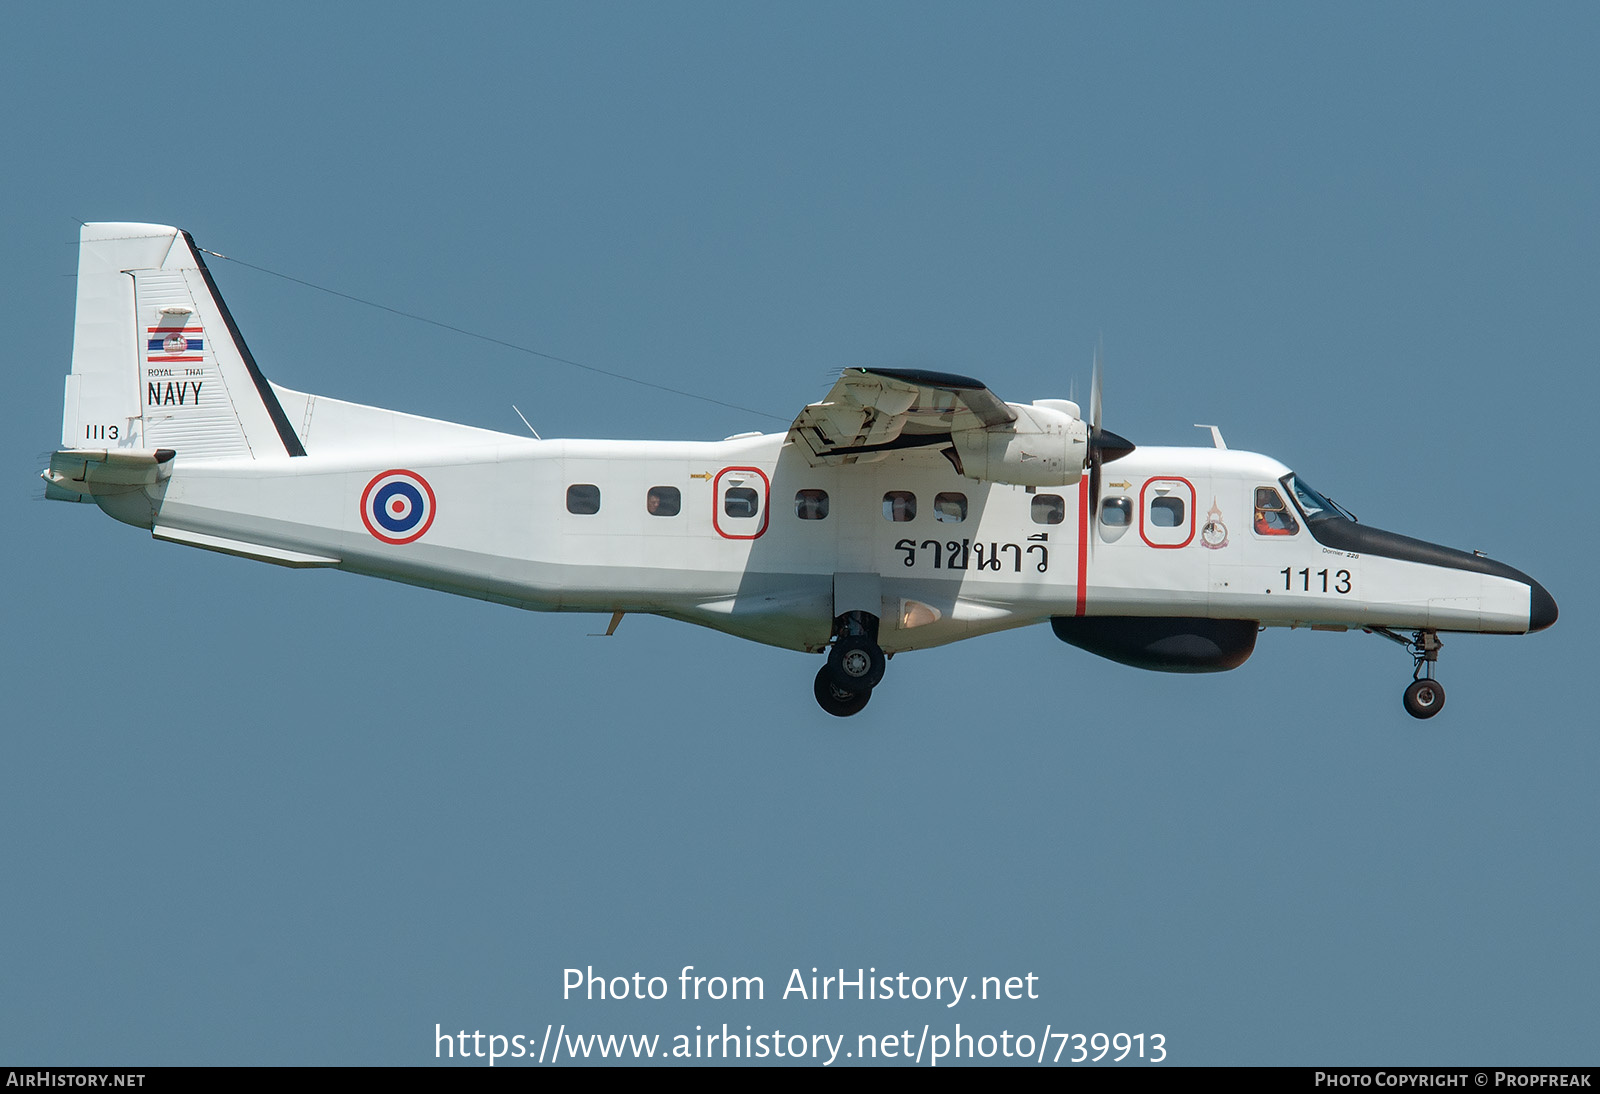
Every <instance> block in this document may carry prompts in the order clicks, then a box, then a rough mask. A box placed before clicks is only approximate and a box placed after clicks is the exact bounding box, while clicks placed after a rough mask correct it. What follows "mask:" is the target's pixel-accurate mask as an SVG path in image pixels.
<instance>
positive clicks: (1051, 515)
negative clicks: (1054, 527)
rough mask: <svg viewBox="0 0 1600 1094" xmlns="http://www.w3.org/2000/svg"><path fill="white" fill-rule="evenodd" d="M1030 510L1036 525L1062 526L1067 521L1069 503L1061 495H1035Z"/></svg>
mask: <svg viewBox="0 0 1600 1094" xmlns="http://www.w3.org/2000/svg"><path fill="white" fill-rule="evenodd" d="M1030 508H1031V510H1032V513H1033V523H1035V524H1060V523H1061V522H1062V521H1064V520H1066V519H1067V503H1066V502H1065V501H1063V500H1062V499H1061V495H1060V494H1035V495H1034V496H1033V505H1032V506H1031V507H1030Z"/></svg>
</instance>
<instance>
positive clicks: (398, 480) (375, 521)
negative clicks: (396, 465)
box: [361, 469, 436, 545]
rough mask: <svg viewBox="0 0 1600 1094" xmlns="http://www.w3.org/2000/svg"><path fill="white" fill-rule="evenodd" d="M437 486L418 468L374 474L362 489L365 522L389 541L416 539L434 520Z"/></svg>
mask: <svg viewBox="0 0 1600 1094" xmlns="http://www.w3.org/2000/svg"><path fill="white" fill-rule="evenodd" d="M435 508H436V507H435V504H434V500H433V487H431V486H429V485H428V480H427V479H425V478H423V477H422V476H421V475H419V474H417V473H416V472H415V471H402V470H399V469H395V470H392V471H385V472H383V474H381V475H377V476H374V477H373V480H372V481H371V482H369V483H367V488H366V489H365V490H363V491H362V492H361V523H363V524H365V525H366V526H367V531H369V532H371V533H372V534H373V535H374V536H376V537H377V538H379V539H381V540H383V542H385V543H393V544H395V545H399V544H402V543H413V542H415V541H416V540H419V539H421V538H422V534H423V533H424V532H426V531H427V530H428V527H429V526H430V525H431V524H433V514H434V511H435Z"/></svg>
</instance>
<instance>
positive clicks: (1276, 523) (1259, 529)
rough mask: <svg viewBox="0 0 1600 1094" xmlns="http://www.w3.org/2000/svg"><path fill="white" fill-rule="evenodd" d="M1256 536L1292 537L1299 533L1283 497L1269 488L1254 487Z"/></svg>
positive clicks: (1298, 525)
mask: <svg viewBox="0 0 1600 1094" xmlns="http://www.w3.org/2000/svg"><path fill="white" fill-rule="evenodd" d="M1255 527H1256V535H1258V536H1292V535H1294V534H1295V533H1296V532H1298V531H1300V522H1299V521H1297V520H1295V519H1294V515H1293V514H1292V513H1290V512H1289V507H1288V505H1286V504H1285V503H1284V500H1283V495H1282V494H1280V493H1278V491H1277V490H1275V489H1274V488H1272V487H1270V486H1258V487H1256V526H1255Z"/></svg>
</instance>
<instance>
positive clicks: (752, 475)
mask: <svg viewBox="0 0 1600 1094" xmlns="http://www.w3.org/2000/svg"><path fill="white" fill-rule="evenodd" d="M288 394H289V393H285V395H288ZM458 428H459V427H458ZM462 433H463V434H464V435H470V440H468V438H467V437H466V436H464V437H463V441H464V443H460V444H450V445H443V446H427V445H424V446H421V447H413V446H396V447H395V448H394V450H392V451H382V450H381V449H371V448H364V449H363V450H355V451H349V452H337V451H335V452H332V453H328V454H319V452H318V446H317V444H316V443H315V438H314V437H313V438H312V441H311V443H310V444H309V446H308V447H309V450H310V454H309V455H307V456H305V457H298V458H289V457H279V458H272V459H242V460H237V461H230V460H213V461H204V462H195V463H192V464H188V465H186V464H185V461H184V460H183V459H182V457H181V455H180V456H179V458H178V459H177V460H176V461H175V462H174V464H173V467H172V473H171V475H170V477H169V478H167V479H166V480H165V482H164V484H162V485H161V486H158V487H154V488H151V490H150V491H149V492H148V493H149V495H150V498H151V504H150V505H148V506H142V505H141V504H140V503H137V502H130V500H129V499H128V498H127V497H126V496H122V497H118V498H108V499H102V505H104V506H105V507H106V508H107V509H108V511H111V512H112V513H113V515H117V516H119V518H121V519H126V520H129V521H130V522H131V523H137V524H141V525H147V526H148V525H151V524H153V526H154V530H155V534H156V535H157V536H158V537H161V538H168V539H176V540H178V541H180V542H188V543H191V544H195V545H199V546H212V547H217V546H220V547H221V548H222V549H233V548H232V547H230V545H233V546H234V547H236V546H237V545H241V544H242V545H250V546H253V547H255V548H258V549H257V550H237V549H236V550H235V553H240V554H246V555H249V556H251V557H257V558H265V559H267V560H269V561H289V562H290V563H291V564H300V565H309V564H319V563H320V564H324V565H337V566H338V567H339V568H340V569H344V570H348V571H350V572H353V573H362V574H368V575H371V576H375V577H382V578H387V579H390V580H398V581H403V582H407V583H410V584H415V585H421V586H426V587H429V588H434V589H440V590H443V591H446V592H452V593H458V594H461V595H466V596H473V597H478V598H481V599H485V600H492V601H496V602H500V603H505V604H511V605H514V606H517V607H521V608H527V609H532V610H536V611H584V612H617V611H623V612H649V613H655V614H659V615H663V616H669V617H672V618H677V619H683V620H686V621H689V622H693V623H698V624H701V625H704V626H709V627H714V628H716V629H719V630H723V631H727V632H730V633H733V634H737V635H740V636H742V637H746V638H751V639H755V640H757V641H761V642H766V643H769V644H772V645H776V646H783V647H787V648H792V649H804V650H821V649H823V648H824V647H825V646H826V645H827V644H828V642H829V640H830V638H831V637H832V634H833V621H834V618H835V616H836V614H838V612H837V607H838V602H837V600H836V592H837V590H838V588H839V581H840V579H841V577H843V578H844V579H846V580H848V581H853V582H855V587H857V588H866V589H868V590H870V591H871V592H873V593H876V595H877V597H878V599H880V600H881V605H882V607H881V610H880V613H879V614H880V617H881V619H882V621H883V622H882V629H881V631H880V634H879V641H880V642H881V644H882V646H883V648H884V649H885V650H886V651H888V652H900V651H905V650H911V649H917V648H925V647H929V646H936V645H940V644H943V643H946V642H951V641H954V640H956V639H959V638H964V637H968V636H972V635H975V634H981V633H985V632H989V631H996V630H1001V629H1005V628H1009V627H1016V626H1023V625H1027V624H1031V623H1037V622H1042V621H1044V620H1047V619H1049V618H1050V617H1052V616H1073V615H1089V616H1166V617H1200V618H1207V617H1209V618H1213V619H1247V620H1255V621H1259V622H1260V623H1262V624H1264V625H1267V626H1319V627H1330V628H1336V629H1337V628H1345V627H1363V626H1385V627H1392V628H1407V629H1409V628H1428V629H1434V630H1451V631H1485V632H1503V633H1523V632H1525V631H1527V630H1528V629H1529V595H1530V594H1529V586H1528V585H1526V584H1523V583H1522V582H1519V581H1515V580H1511V579H1508V578H1505V577H1500V576H1494V575H1491V574H1483V573H1474V572H1469V571H1466V570H1461V569H1455V568H1450V567H1446V566H1436V565H1428V564H1425V563H1421V562H1414V561H1404V560H1399V559H1393V558H1385V557H1377V556H1371V555H1369V556H1367V557H1362V556H1361V555H1359V554H1356V553H1352V552H1349V551H1341V550H1335V549H1332V548H1329V547H1326V546H1324V545H1322V544H1321V543H1319V542H1318V541H1317V540H1316V539H1314V538H1313V537H1312V535H1311V534H1310V532H1309V529H1308V528H1307V527H1306V526H1305V522H1304V521H1303V520H1301V521H1300V522H1299V523H1300V528H1299V530H1298V532H1297V533H1295V534H1291V535H1283V534H1277V535H1263V534H1259V533H1258V531H1257V528H1256V524H1255V517H1256V516H1257V514H1256V512H1255V505H1254V502H1255V500H1256V495H1255V491H1256V490H1257V489H1258V488H1263V487H1269V488H1273V489H1275V490H1277V491H1278V492H1279V493H1280V494H1281V493H1283V487H1282V486H1281V485H1280V484H1279V479H1280V478H1281V477H1282V476H1284V475H1286V474H1288V473H1289V469H1288V468H1286V467H1284V466H1283V465H1282V464H1280V463H1278V462H1277V461H1275V460H1272V459H1270V458H1268V457H1265V456H1260V455H1256V454H1253V453H1248V452H1237V451H1229V450H1221V449H1214V448H1150V447H1141V448H1139V449H1138V450H1137V451H1135V452H1133V453H1132V454H1130V455H1128V456H1126V457H1124V458H1122V459H1120V460H1117V461H1115V462H1113V463H1108V464H1106V465H1105V467H1104V470H1103V483H1102V487H1101V497H1102V503H1103V504H1102V509H1101V513H1102V514H1105V513H1106V512H1107V509H1108V508H1109V509H1111V510H1118V509H1119V507H1120V510H1121V512H1122V513H1125V514H1126V515H1127V522H1126V523H1125V524H1121V525H1118V524H1112V523H1108V522H1107V521H1106V520H1104V519H1091V518H1089V515H1088V514H1087V512H1086V509H1087V491H1088V489H1089V478H1088V476H1087V475H1086V476H1084V478H1083V479H1082V480H1081V481H1080V482H1079V483H1078V484H1076V485H1074V486H1069V487H1065V488H1061V489H1059V490H1051V489H1045V488H1040V489H1038V490H1037V491H1031V490H1029V489H1027V488H1023V487H1016V486H1007V485H999V484H994V483H986V482H978V481H974V480H972V479H967V478H964V477H963V476H961V475H959V474H957V473H956V471H955V469H954V468H953V467H952V466H950V465H949V464H947V463H946V462H945V461H944V460H941V459H937V458H933V459H930V458H929V455H928V454H927V453H910V454H898V453H890V454H888V455H886V456H885V457H884V458H883V459H881V461H880V462H877V463H875V464H871V465H870V466H860V465H857V466H850V467H843V468H829V467H819V468H813V467H809V466H808V465H807V463H806V462H805V461H804V460H803V459H801V458H799V456H798V455H797V454H795V453H794V452H793V451H792V446H789V447H786V446H785V439H784V435H782V434H774V435H764V436H753V437H745V438H739V439H733V440H728V441H722V442H706V443H697V442H645V441H539V440H532V439H524V438H519V437H515V436H511V435H507V434H495V433H489V432H487V431H479V430H465V429H463V430H462ZM397 469H399V470H404V471H407V472H410V473H411V474H413V475H415V476H419V477H420V478H421V479H422V480H425V482H426V483H427V484H428V485H429V486H431V490H432V505H433V511H432V512H431V514H430V516H429V523H428V525H427V528H426V532H425V534H423V535H421V536H420V537H419V538H417V539H415V540H413V541H411V542H407V543H403V544H394V543H391V542H387V541H385V540H384V539H382V538H380V537H379V536H378V535H377V534H375V533H374V532H372V531H369V526H370V524H371V522H370V520H364V518H363V494H364V491H366V490H367V488H368V485H369V483H372V482H373V481H374V479H375V477H376V476H380V475H381V474H383V473H385V472H388V471H391V470H397ZM573 487H579V488H581V490H580V493H581V497H580V498H579V499H578V503H577V505H576V506H575V507H576V508H577V509H579V510H580V511H578V512H574V511H571V509H572V508H574V506H572V505H569V488H573ZM660 487H665V488H672V489H675V490H676V491H678V496H679V499H680V504H679V505H678V509H677V512H676V513H675V514H674V515H670V516H668V515H657V514H652V512H650V508H649V503H648V501H647V498H648V496H649V493H650V491H651V490H652V489H653V488H660ZM589 488H594V490H590V489H589ZM595 490H597V491H598V506H597V507H595V510H594V511H593V512H583V511H582V510H584V509H587V508H590V507H592V506H593V505H594V501H593V499H594V491H595ZM801 491H809V492H812V493H809V494H807V495H806V496H805V497H804V498H800V497H799V495H800V492H801ZM816 491H821V492H823V493H825V495H826V501H825V505H826V515H825V516H821V517H818V516H817V515H816V514H817V512H818V510H819V508H820V505H819V495H818V494H816V493H815V492H816ZM730 492H732V493H733V494H734V496H733V497H732V498H730V496H729V495H730ZM750 492H753V494H754V500H753V502H752V497H751V493H750ZM893 495H898V504H896V500H895V497H894V496H893ZM907 495H909V498H910V503H909V504H908V499H907ZM1117 498H1126V499H1127V502H1126V503H1118V502H1116V501H1115V500H1114V499H1117ZM1057 499H1059V501H1058V500H1057ZM963 501H964V503H965V511H966V512H965V517H964V518H963V519H959V520H958V519H955V518H956V517H957V515H958V514H959V512H960V509H961V504H960V503H961V502H963ZM1108 501H1109V502H1110V505H1109V506H1107V505H1106V504H1104V503H1105V502H1108ZM913 506H914V515H910V514H911V513H912V509H913ZM801 510H805V511H806V512H808V513H809V514H810V515H811V516H812V518H813V519H802V518H801V516H800V515H799V513H800V511H801ZM146 514H148V515H146ZM891 515H899V516H901V517H906V518H908V519H901V520H892V519H890V517H891ZM1111 515H1112V516H1113V517H1114V516H1115V515H1116V513H1115V512H1113V513H1112V514H1111ZM391 538H396V537H391ZM274 552H279V553H281V557H274ZM300 556H304V557H303V558H302V559H301V560H300V561H299V562H298V563H296V562H294V561H293V560H295V559H296V558H299V557H300ZM862 581H865V582H866V584H865V585H862V584H861V582H862Z"/></svg>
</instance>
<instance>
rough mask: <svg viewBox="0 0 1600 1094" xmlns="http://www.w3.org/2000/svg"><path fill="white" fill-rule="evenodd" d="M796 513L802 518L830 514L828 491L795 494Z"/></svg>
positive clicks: (820, 516)
mask: <svg viewBox="0 0 1600 1094" xmlns="http://www.w3.org/2000/svg"><path fill="white" fill-rule="evenodd" d="M730 493H731V491H730ZM794 515H795V516H797V517H799V518H800V519H801V520H822V519H823V518H824V517H826V516H827V515H828V492H827V491H826V490H801V491H800V492H799V493H797V494H795V496H794Z"/></svg>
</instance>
